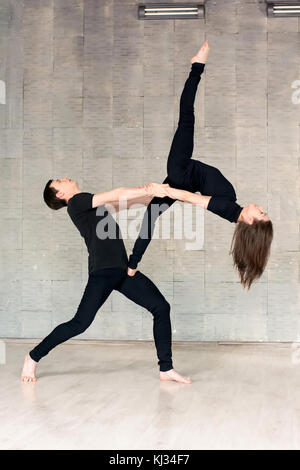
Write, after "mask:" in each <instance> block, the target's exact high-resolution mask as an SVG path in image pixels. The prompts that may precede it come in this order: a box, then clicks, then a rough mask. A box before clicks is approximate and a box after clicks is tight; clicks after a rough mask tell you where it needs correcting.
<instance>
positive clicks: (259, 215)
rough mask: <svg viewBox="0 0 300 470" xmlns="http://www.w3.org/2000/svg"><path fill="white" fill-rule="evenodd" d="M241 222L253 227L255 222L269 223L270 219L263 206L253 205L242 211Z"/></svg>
mask: <svg viewBox="0 0 300 470" xmlns="http://www.w3.org/2000/svg"><path fill="white" fill-rule="evenodd" d="M240 220H242V221H243V222H245V223H246V224H250V225H251V224H253V222H254V221H255V220H258V221H264V222H268V221H269V220H270V219H269V217H268V215H267V213H266V212H265V211H264V208H263V207H262V206H257V205H256V204H252V203H251V204H249V205H248V206H246V207H244V209H243V210H242V213H241V217H240Z"/></svg>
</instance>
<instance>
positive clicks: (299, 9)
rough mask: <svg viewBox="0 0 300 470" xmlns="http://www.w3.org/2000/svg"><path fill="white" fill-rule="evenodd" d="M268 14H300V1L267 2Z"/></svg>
mask: <svg viewBox="0 0 300 470" xmlns="http://www.w3.org/2000/svg"><path fill="white" fill-rule="evenodd" d="M267 15H268V16H273V17H283V16H285V17H287V16H300V2H298V3H282V2H272V3H271V2H267Z"/></svg>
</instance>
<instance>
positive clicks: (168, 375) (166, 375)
mask: <svg viewBox="0 0 300 470" xmlns="http://www.w3.org/2000/svg"><path fill="white" fill-rule="evenodd" d="M159 378H160V380H175V382H181V383H184V384H191V383H192V380H191V379H190V377H183V376H182V375H180V374H178V372H176V370H174V369H171V370H167V371H166V372H160V373H159Z"/></svg>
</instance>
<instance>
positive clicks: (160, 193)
mask: <svg viewBox="0 0 300 470" xmlns="http://www.w3.org/2000/svg"><path fill="white" fill-rule="evenodd" d="M169 187H170V186H169V185H168V184H159V183H148V184H146V185H145V189H146V191H147V194H148V195H149V196H156V197H166V196H168V194H167V189H168V188H169Z"/></svg>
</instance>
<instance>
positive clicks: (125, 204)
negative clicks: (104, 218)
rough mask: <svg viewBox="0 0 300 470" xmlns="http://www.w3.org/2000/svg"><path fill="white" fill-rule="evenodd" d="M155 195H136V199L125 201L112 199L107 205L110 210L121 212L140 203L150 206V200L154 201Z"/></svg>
mask: <svg viewBox="0 0 300 470" xmlns="http://www.w3.org/2000/svg"><path fill="white" fill-rule="evenodd" d="M153 197H154V196H140V197H136V198H134V199H130V200H128V199H126V200H124V201H121V202H120V201H112V202H109V203H106V204H105V207H106V209H107V210H108V211H110V212H113V213H115V212H120V211H122V210H125V209H126V210H127V209H130V208H131V207H132V206H134V205H136V204H140V205H142V206H148V204H150V202H151V201H152V199H153Z"/></svg>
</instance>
